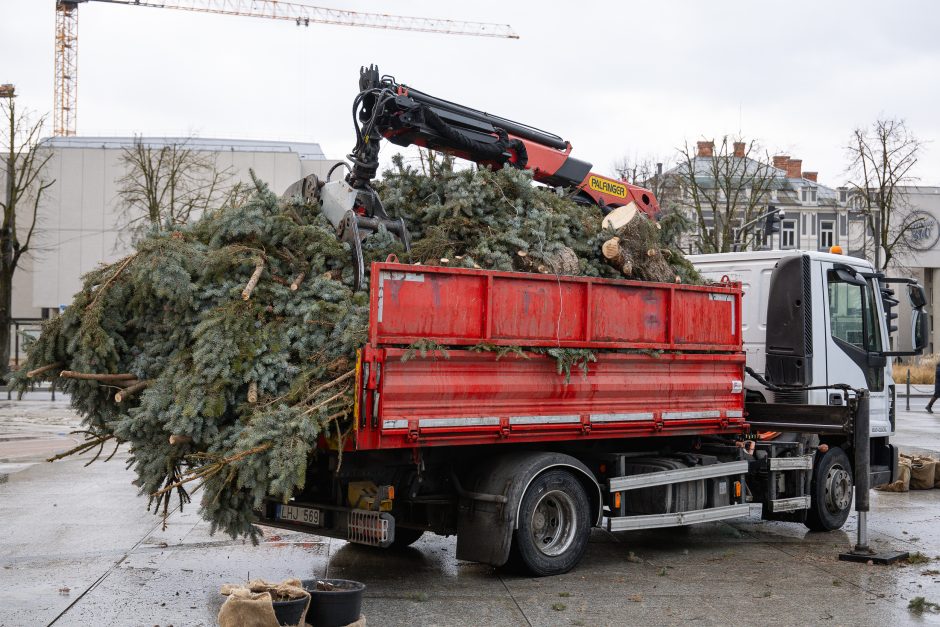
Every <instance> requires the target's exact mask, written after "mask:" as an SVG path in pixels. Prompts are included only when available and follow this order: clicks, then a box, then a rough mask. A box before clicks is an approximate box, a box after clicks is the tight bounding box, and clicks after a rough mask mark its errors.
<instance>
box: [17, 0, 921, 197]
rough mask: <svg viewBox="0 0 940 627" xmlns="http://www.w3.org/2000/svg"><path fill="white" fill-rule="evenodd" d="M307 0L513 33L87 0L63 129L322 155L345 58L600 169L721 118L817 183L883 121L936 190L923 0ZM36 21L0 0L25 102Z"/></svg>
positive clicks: (343, 90) (343, 106) (48, 1)
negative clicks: (898, 130)
mask: <svg viewBox="0 0 940 627" xmlns="http://www.w3.org/2000/svg"><path fill="white" fill-rule="evenodd" d="M307 3H312V2H309V0H307ZM318 4H321V5H324V6H331V7H334V8H342V9H352V10H362V11H381V12H389V13H398V14H404V15H415V16H423V17H440V18H449V19H463V20H472V21H490V22H499V23H508V24H511V25H512V26H513V28H515V30H516V31H517V32H518V34H519V35H520V39H518V40H497V39H488V38H472V37H459V36H450V35H434V34H425V33H409V32H396V31H381V30H371V29H363V28H349V27H339V26H327V25H311V26H309V27H306V28H305V27H297V26H295V25H293V24H291V23H287V22H280V21H274V20H264V19H254V18H248V17H228V16H218V15H203V14H194V13H190V12H183V11H174V10H167V9H152V8H144V7H124V6H117V5H108V4H103V3H97V2H89V3H87V4H83V5H81V8H80V9H79V13H80V18H79V42H80V44H79V50H80V53H79V76H80V81H79V90H78V111H79V113H78V131H79V134H82V135H102V134H103V135H126V134H133V133H141V134H144V135H190V134H195V135H198V136H201V137H223V138H248V139H281V140H287V139H289V140H296V141H316V142H319V143H320V144H321V145H322V146H323V149H324V151H325V152H326V153H327V155H328V156H330V157H334V158H339V157H342V156H343V155H345V154H346V153H347V152H348V151H349V149H350V148H351V147H352V145H353V141H354V137H353V129H352V125H351V116H350V107H351V104H352V99H353V97H354V96H355V93H356V91H357V80H358V70H359V66H360V65H362V64H368V63H377V64H379V66H380V68H381V70H382V71H383V72H384V73H389V74H393V75H395V77H396V78H397V79H398V80H399V81H400V82H403V83H406V84H410V85H412V86H414V87H415V88H417V89H420V90H422V91H425V92H429V93H431V94H433V95H435V96H439V97H443V98H446V99H449V100H454V101H457V102H460V103H462V104H466V105H469V106H474V107H476V108H480V109H484V110H487V111H490V112H493V113H496V114H498V115H502V116H504V117H508V118H512V119H515V120H518V121H520V122H524V123H527V124H531V125H534V126H538V127H541V128H544V129H546V130H548V131H551V132H554V133H557V134H559V135H561V136H562V137H564V138H565V139H567V140H568V141H570V142H571V143H572V144H573V145H574V155H575V156H577V157H579V158H581V159H584V160H586V161H590V162H592V163H594V164H595V170H596V171H597V172H600V173H612V165H613V162H614V161H615V160H616V159H617V158H619V157H621V156H623V155H628V156H632V157H637V156H639V157H643V156H646V155H656V156H659V157H661V158H662V159H663V160H665V161H667V162H668V161H670V160H671V157H672V155H673V154H674V151H675V148H676V147H677V146H679V145H681V144H682V143H683V142H684V141H686V140H688V141H690V142H694V141H695V140H697V139H701V138H702V137H703V136H705V137H708V138H711V137H720V136H721V135H724V134H737V133H738V132H739V131H740V133H741V134H743V136H744V137H745V138H746V139H754V138H756V139H759V140H760V142H761V143H762V144H763V145H764V146H765V147H766V148H767V149H768V150H769V151H771V152H785V153H788V154H790V155H791V156H793V157H799V158H802V159H803V169H804V170H818V171H819V172H820V174H819V178H820V182H822V183H825V184H829V185H832V186H836V185H839V184H841V183H842V182H843V181H844V179H845V174H844V172H845V166H846V157H845V145H846V144H847V142H848V140H849V137H850V134H851V131H852V129H853V127H855V126H857V125H864V124H866V123H870V122H871V121H872V120H874V119H875V118H876V117H878V116H879V115H885V116H892V117H900V118H904V119H905V120H906V121H907V123H908V125H909V127H910V128H911V129H912V130H913V131H914V133H915V134H916V135H917V136H918V137H919V138H920V139H922V140H924V141H925V142H928V143H927V145H926V147H925V150H924V152H923V155H922V159H921V163H920V164H919V167H918V169H917V175H918V176H919V177H920V181H921V183H922V184H925V185H940V145H938V143H937V140H938V139H940V105H938V102H940V35H938V33H940V3H937V2H935V1H930V0H924V1H920V2H914V1H910V2H906V1H893V2H884V1H881V2H868V1H864V2H863V1H859V0H855V1H834V0H833V1H825V2H818V1H817V2H802V1H796V0H787V1H783V0H781V1H778V2H766V1H759V0H728V1H722V0H713V1H712V2H698V1H691V0H689V1H678V0H658V1H656V2H628V1H624V2H609V3H606V2H578V3H571V2H551V1H545V0H543V1H540V2H535V1H531V2H530V1H518V2H508V1H505V0H503V1H491V0H476V1H475V2H460V3H456V2H453V3H452V2H431V1H411V2H409V1H400V2H395V3H390V2H364V1H350V0H347V1H342V0H333V1H330V0H322V2H319V3H318ZM54 25H55V19H54V1H53V0H42V1H38V0H0V83H5V82H12V83H15V84H16V88H17V93H18V94H19V95H20V98H19V101H18V102H19V104H20V105H21V106H22V105H26V106H28V107H29V108H32V109H35V110H38V111H41V112H47V111H50V110H51V107H52V99H53V98H52V96H53V95H52V86H53V32H54ZM50 120H51V116H50ZM50 126H51V124H50ZM393 150H394V149H393V148H392V147H389V148H387V149H386V152H385V154H384V157H385V159H383V161H385V160H386V159H387V157H388V156H389V155H390V154H391V153H392V152H393Z"/></svg>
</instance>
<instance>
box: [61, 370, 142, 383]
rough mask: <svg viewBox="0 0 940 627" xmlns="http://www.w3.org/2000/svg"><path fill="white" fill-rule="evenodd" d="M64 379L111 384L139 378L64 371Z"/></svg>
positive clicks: (126, 374)
mask: <svg viewBox="0 0 940 627" xmlns="http://www.w3.org/2000/svg"><path fill="white" fill-rule="evenodd" d="M59 376H60V377H62V378H63V379H80V380H82V381H101V382H105V383H111V382H115V381H126V380H127V379H136V378H137V376H136V375H133V374H129V373H124V374H107V373H98V372H75V371H74V370H63V371H62V372H60V373H59Z"/></svg>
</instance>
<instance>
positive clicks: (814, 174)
mask: <svg viewBox="0 0 940 627" xmlns="http://www.w3.org/2000/svg"><path fill="white" fill-rule="evenodd" d="M817 176H819V172H804V173H803V178H804V179H806V180H807V181H812V182H814V183H815V182H816V177H817Z"/></svg>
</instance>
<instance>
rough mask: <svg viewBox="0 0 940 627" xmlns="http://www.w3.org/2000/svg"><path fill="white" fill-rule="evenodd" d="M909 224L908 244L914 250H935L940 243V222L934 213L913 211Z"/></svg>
mask: <svg viewBox="0 0 940 627" xmlns="http://www.w3.org/2000/svg"><path fill="white" fill-rule="evenodd" d="M908 224H910V225H911V227H910V228H909V229H908V231H907V242H908V245H910V247H911V248H913V249H914V250H933V248H934V246H936V245H937V242H938V241H940V221H938V220H937V218H936V217H935V216H934V215H933V214H932V213H928V212H926V211H920V210H918V211H912V212H911V214H910V216H909V217H908Z"/></svg>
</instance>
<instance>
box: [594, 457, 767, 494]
mask: <svg viewBox="0 0 940 627" xmlns="http://www.w3.org/2000/svg"><path fill="white" fill-rule="evenodd" d="M747 464H748V463H747V461H738V462H724V463H721V464H711V465H709V466H694V467H692V468H678V469H676V470H663V471H661V472H648V473H643V474H640V475H629V476H627V477H616V478H614V479H611V480H610V482H609V484H610V491H611V492H620V491H622V490H639V489H641V488H650V487H653V486H658V485H668V484H671V483H681V482H683V481H697V480H699V479H713V478H715V477H727V476H728V475H739V474H741V475H743V474H745V473H747Z"/></svg>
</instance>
